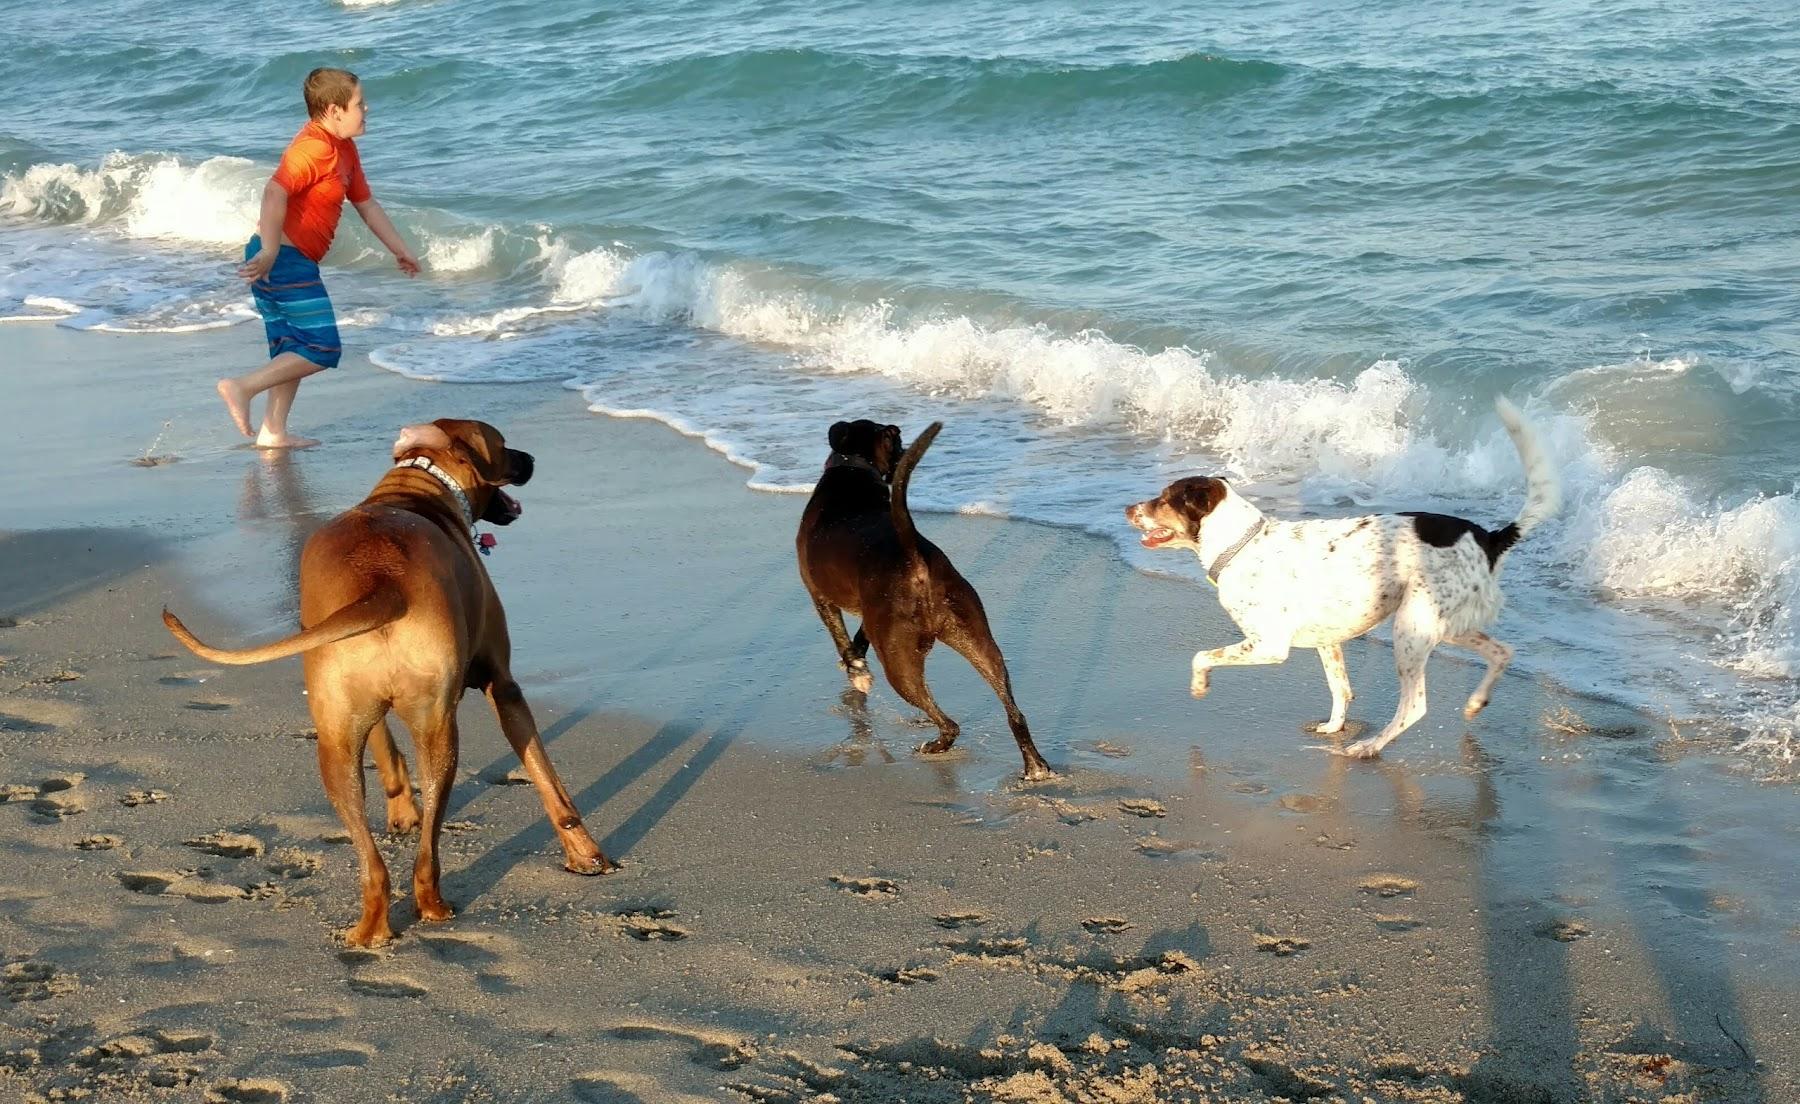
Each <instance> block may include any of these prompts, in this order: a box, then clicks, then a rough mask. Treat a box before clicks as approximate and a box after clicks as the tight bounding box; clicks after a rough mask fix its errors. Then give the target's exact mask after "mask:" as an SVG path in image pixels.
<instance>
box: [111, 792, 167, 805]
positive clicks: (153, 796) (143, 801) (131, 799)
mask: <svg viewBox="0 0 1800 1104" xmlns="http://www.w3.org/2000/svg"><path fill="white" fill-rule="evenodd" d="M167 800H169V795H168V794H166V793H163V792H162V791H161V790H132V791H131V792H129V793H127V794H125V795H124V796H123V797H121V798H119V804H121V805H123V806H125V807H126V808H127V809H135V808H137V807H138V806H139V805H160V804H162V803H163V802H165V801H167Z"/></svg>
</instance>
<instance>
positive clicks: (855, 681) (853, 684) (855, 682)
mask: <svg viewBox="0 0 1800 1104" xmlns="http://www.w3.org/2000/svg"><path fill="white" fill-rule="evenodd" d="M850 688H851V689H853V690H855V691H857V692H858V693H861V694H867V693H868V692H869V691H871V690H873V689H875V676H874V675H872V674H870V673H869V669H868V668H866V667H865V668H863V669H862V670H860V671H852V672H850Z"/></svg>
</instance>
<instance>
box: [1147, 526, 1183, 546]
mask: <svg viewBox="0 0 1800 1104" xmlns="http://www.w3.org/2000/svg"><path fill="white" fill-rule="evenodd" d="M1174 539H1175V530H1173V529H1152V530H1150V531H1149V532H1148V533H1145V534H1144V539H1143V540H1142V541H1141V542H1139V543H1141V544H1142V545H1143V546H1144V547H1145V548H1155V547H1156V546H1157V545H1159V544H1167V543H1169V542H1170V541H1172V540H1174Z"/></svg>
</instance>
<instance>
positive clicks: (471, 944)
mask: <svg viewBox="0 0 1800 1104" xmlns="http://www.w3.org/2000/svg"><path fill="white" fill-rule="evenodd" d="M419 942H420V943H421V944H423V945H424V947H425V949H426V950H427V951H430V952H431V955H432V957H433V958H436V959H438V960H439V961H442V962H448V963H450V964H451V965H454V966H461V967H463V968H465V969H468V970H472V971H474V974H475V984H476V985H478V986H480V987H481V988H482V990H484V991H485V992H489V993H511V992H514V991H516V990H517V989H518V988H519V986H518V984H517V983H515V982H514V981H513V979H512V975H511V974H509V973H507V972H506V971H504V970H500V969H493V968H491V967H493V966H494V964H496V963H499V962H501V961H503V959H504V956H503V955H501V954H500V953H499V952H498V951H496V950H494V949H493V946H492V943H493V940H492V939H490V938H487V937H483V936H478V935H454V934H450V933H444V934H440V935H422V936H420V937H419Z"/></svg>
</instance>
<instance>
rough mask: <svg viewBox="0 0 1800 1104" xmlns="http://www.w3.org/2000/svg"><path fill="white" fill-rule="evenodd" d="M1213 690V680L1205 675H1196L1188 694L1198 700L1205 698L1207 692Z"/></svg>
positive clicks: (1189, 685) (1189, 686)
mask: <svg viewBox="0 0 1800 1104" xmlns="http://www.w3.org/2000/svg"><path fill="white" fill-rule="evenodd" d="M1211 689H1212V679H1211V678H1210V677H1208V676H1207V675H1205V674H1204V673H1202V674H1197V675H1195V676H1194V679H1193V681H1192V682H1190V683H1188V693H1190V694H1192V695H1194V697H1196V698H1204V697H1205V696H1206V692H1207V691H1208V690H1211Z"/></svg>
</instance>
